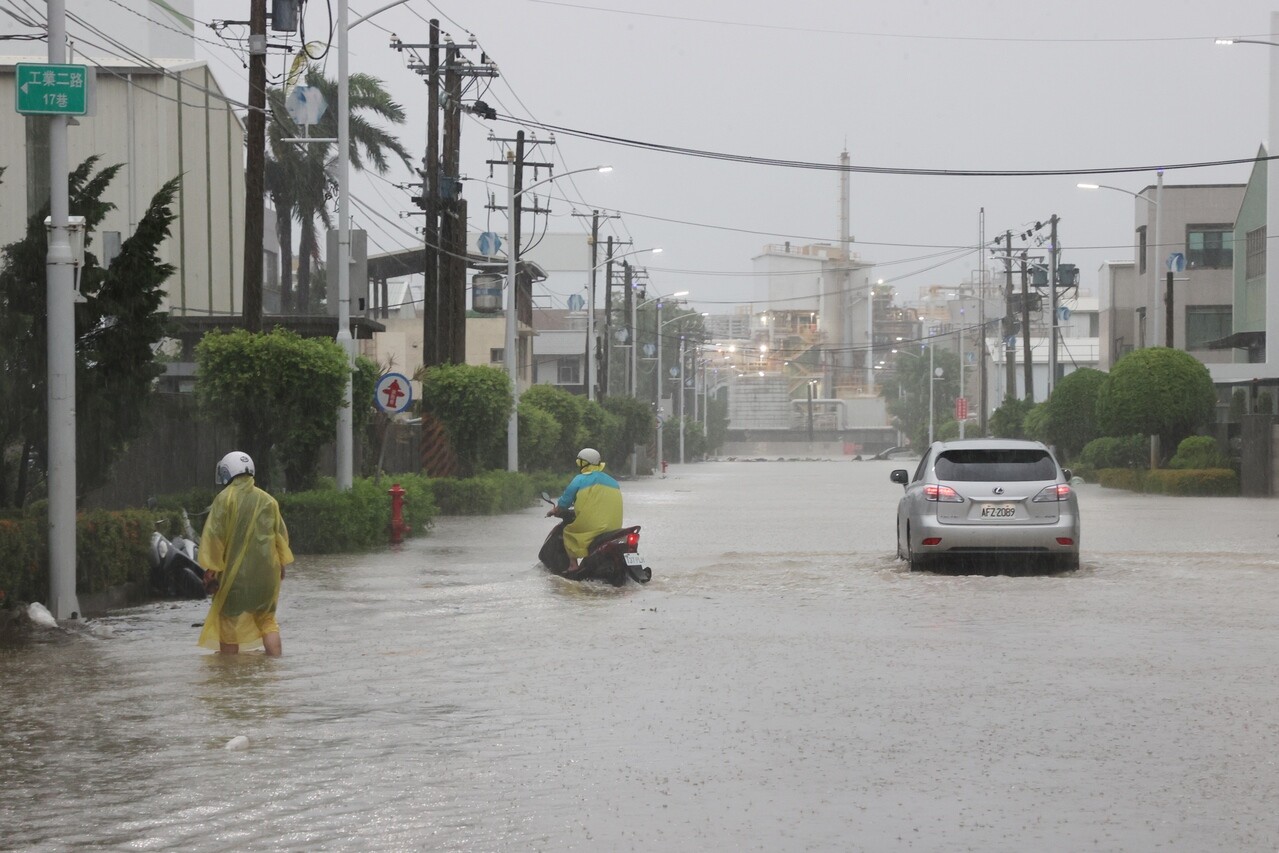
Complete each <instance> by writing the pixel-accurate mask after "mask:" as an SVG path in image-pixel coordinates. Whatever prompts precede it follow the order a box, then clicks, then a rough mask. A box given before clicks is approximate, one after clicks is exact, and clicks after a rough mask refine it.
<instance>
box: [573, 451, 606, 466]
mask: <svg viewBox="0 0 1279 853" xmlns="http://www.w3.org/2000/svg"><path fill="white" fill-rule="evenodd" d="M598 464H600V452H599V451H598V450H596V449H595V448H593V447H583V448H582V449H581V450H579V451H577V467H578V468H582V467H584V466H586V465H598Z"/></svg>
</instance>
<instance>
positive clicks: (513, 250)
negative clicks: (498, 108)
mask: <svg viewBox="0 0 1279 853" xmlns="http://www.w3.org/2000/svg"><path fill="white" fill-rule="evenodd" d="M612 170H613V167H612V166H594V167H592V168H589V169H573V170H571V171H568V172H561V173H560V174H558V175H552V176H551V177H549V178H543V179H542V180H540V181H537V182H536V183H532V184H529V185H528V186H527V187H524V189H522V190H520V191H519V192H516V191H515V152H514V151H507V152H506V197H507V209H506V351H505V353H504V355H505V358H504V359H503V361H505V362H506V375H507V376H508V377H510V380H511V417H510V420H508V421H507V424H506V470H508V471H518V470H519V469H520V432H519V430H520V414H519V403H520V375H519V360H518V359H517V358H516V346H517V338H516V327H517V325H518V316H517V314H516V312H515V309H516V305H515V293H516V290H517V288H516V285H515V267H516V264H517V262H518V260H519V257H518V255H519V247H517V246H516V245H515V222H516V220H517V218H518V217H519V215H520V210H519V208H518V207H516V203H517V202H518V201H519V198H520V196H522V195H524V193H526V192H528V191H529V190H531V189H533V188H534V187H539V186H541V185H542V184H547V183H550V182H551V181H557V180H559V179H560V178H567V177H568V176H569V175H577V174H580V173H582V172H611V171H612ZM587 317H590V313H589V312H587Z"/></svg>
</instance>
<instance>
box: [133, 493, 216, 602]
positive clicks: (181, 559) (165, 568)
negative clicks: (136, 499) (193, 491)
mask: <svg viewBox="0 0 1279 853" xmlns="http://www.w3.org/2000/svg"><path fill="white" fill-rule="evenodd" d="M147 506H148V507H150V508H151V509H155V502H154V499H152V500H150V501H148V502H147ZM167 524H168V519H160V520H158V521H156V523H155V528H156V529H155V530H154V531H153V532H152V533H151V550H150V555H149V556H150V558H151V587H152V589H154V590H155V592H157V593H159V594H161V595H164V596H166V597H168V598H204V597H205V596H207V595H208V594H209V591H210V590H208V589H206V587H205V572H204V569H202V568H201V567H200V564H199V562H198V560H197V557H198V555H199V547H200V546H199V539H198V538H197V537H196V534H195V530H194V529H193V528H192V527H191V519H190V517H189V516H188V515H187V511H186V510H185V509H184V510H182V527H183V530H182V532H181V533H178V534H176V535H175V536H173V537H168V536H165V535H164V534H163V533H161V532H160V531H161V528H163V527H165V526H166V525H167Z"/></svg>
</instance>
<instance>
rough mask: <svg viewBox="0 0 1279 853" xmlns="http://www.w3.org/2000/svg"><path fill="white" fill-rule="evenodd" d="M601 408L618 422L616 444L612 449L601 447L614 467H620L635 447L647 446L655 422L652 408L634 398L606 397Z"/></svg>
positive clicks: (651, 436)
mask: <svg viewBox="0 0 1279 853" xmlns="http://www.w3.org/2000/svg"><path fill="white" fill-rule="evenodd" d="M603 406H604V408H605V409H607V410H608V411H609V412H611V413H612V414H613V415H614V416H616V417H617V418H618V420H619V422H620V426H619V429H618V431H617V437H616V438H617V443H616V445H615V446H613V447H608V448H604V447H601V448H600V451H601V452H603V453H604V454H605V458H606V459H608V460H609V461H610V462H611V463H612V464H613V465H614V466H616V467H621V465H622V464H623V461H624V460H625V459H626V458H627V457H628V456H630V455H631V453H633V452H634V451H635V445H637V444H644V445H647V444H648V443H649V441H651V440H652V438H653V430H654V428H655V426H656V422H655V420H654V418H653V407H652V406H650V405H649V404H648V403H645V402H643V401H641V400H636V399H635V398H634V397H606V398H605V399H604V402H603Z"/></svg>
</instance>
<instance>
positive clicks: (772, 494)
mask: <svg viewBox="0 0 1279 853" xmlns="http://www.w3.org/2000/svg"><path fill="white" fill-rule="evenodd" d="M898 464H899V465H901V466H902V467H905V466H904V465H902V463H898ZM891 467H895V466H894V465H892V464H890V463H879V462H861V463H848V462H830V463H824V464H823V463H802V462H793V463H778V462H770V463H742V462H737V463H727V462H725V463H715V464H705V465H700V466H687V467H683V468H678V467H677V468H675V469H673V475H672V476H671V477H670V478H669V479H666V480H644V481H638V482H632V483H623V489H624V492H625V495H626V500H627V517H628V520H630V521H633V522H636V523H639V524H642V525H643V526H644V531H643V540H642V542H641V550H642V552H643V553H644V554H645V556H646V558H647V560H646V562H648V563H650V564H651V565H652V566H653V568H654V571H655V578H654V581H653V583H652V584H650V585H649V586H648V587H645V588H639V587H633V586H632V587H628V588H626V589H624V590H620V591H618V590H613V589H611V588H605V587H594V586H590V587H587V586H579V585H574V584H572V583H571V582H568V581H563V580H560V579H557V578H553V577H550V576H548V575H546V574H545V573H543V572H542V571H541V570H539V569H538V568H537V566H536V557H535V554H536V551H537V547H538V545H539V544H540V542H541V538H542V536H543V535H544V534H545V531H546V530H547V529H548V527H549V520H547V519H545V518H543V517H542V512H541V510H538V509H530V510H528V511H527V512H525V513H522V514H519V515H515V516H505V517H498V518H490V519H444V520H442V521H441V522H440V523H439V525H438V526H437V529H436V532H435V533H434V534H433V535H432V536H431V537H429V538H427V539H424V540H417V541H414V542H412V543H411V544H410V545H408V546H406V547H405V548H404V549H403V550H401V551H399V552H396V553H381V554H375V555H364V556H358V557H341V558H325V559H315V558H311V559H305V558H304V559H303V560H302V561H301V562H300V563H299V564H298V566H297V567H296V568H295V569H294V570H293V571H291V572H290V574H289V578H288V580H287V581H286V582H285V590H284V593H283V601H282V609H281V614H280V621H281V624H282V625H283V632H284V649H285V657H284V658H282V659H280V660H268V659H266V658H264V657H262V656H261V655H246V656H242V657H241V658H239V659H223V658H220V657H218V656H214V655H209V654H207V653H205V652H203V651H201V650H199V649H197V648H196V646H195V640H196V635H197V633H198V630H197V629H196V628H194V627H192V624H193V623H195V622H198V621H200V620H201V619H202V617H203V606H202V605H199V604H196V603H184V604H177V605H170V604H165V605H157V606H149V607H143V608H138V609H134V610H131V611H127V612H123V613H119V614H116V615H113V616H111V617H109V618H105V619H99V620H96V621H94V622H92V623H90V624H89V625H88V626H86V627H85V628H82V629H78V630H75V631H70V632H63V631H58V632H55V633H50V634H42V635H40V636H38V637H37V638H35V639H34V640H33V641H31V642H28V643H21V644H19V645H18V646H17V647H16V648H5V649H2V650H0V677H2V678H3V684H2V686H0V737H2V738H3V742H2V748H0V779H3V787H2V788H0V847H3V848H5V849H24V850H25V849H36V850H65V849H128V850H175V849H183V850H194V851H220V850H239V849H255V850H339V849H340V850H347V849H359V850H397V851H398V850H437V849H438V850H482V851H490V850H521V851H522V850H688V851H693V850H697V851H701V850H769V851H773V850H867V851H879V850H896V849H917V850H929V851H932V850H945V851H949V850H974V851H992V850H1008V851H1024V850H1063V851H1066V850H1069V851H1074V850H1159V849H1163V850H1194V851H1198V850H1274V849H1276V847H1279V813H1277V811H1276V809H1275V805H1274V804H1275V803H1276V802H1279V767H1277V766H1276V762H1277V761H1279V701H1277V700H1279V639H1277V638H1279V624H1277V622H1279V618H1277V617H1279V554H1277V553H1276V545H1279V538H1277V534H1279V512H1277V510H1279V502H1276V501H1264V500H1246V499H1217V500H1206V499H1184V498H1183V499H1174V498H1158V497H1140V496H1133V495H1127V494H1123V493H1116V492H1111V491H1106V490H1102V489H1100V488H1098V487H1095V486H1085V487H1083V488H1082V498H1081V506H1082V511H1083V514H1084V518H1083V524H1084V527H1083V542H1084V567H1083V568H1082V569H1081V570H1080V571H1079V572H1078V573H1075V574H1073V575H1067V576H1058V577H1018V578H1008V577H962V576H961V577H951V576H935V575H911V574H910V573H909V572H907V571H905V567H904V564H902V563H899V562H897V561H896V560H894V559H893V539H892V536H893V520H892V518H893V507H894V506H895V503H896V499H897V495H898V494H900V487H898V486H894V485H893V484H891V483H890V482H889V481H888V471H889V470H890V468H891ZM239 735H245V736H247V737H248V738H249V748H248V749H247V750H244V751H228V750H226V749H224V748H223V747H224V745H225V744H226V743H227V741H228V740H230V739H231V738H233V737H236V736H239Z"/></svg>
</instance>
